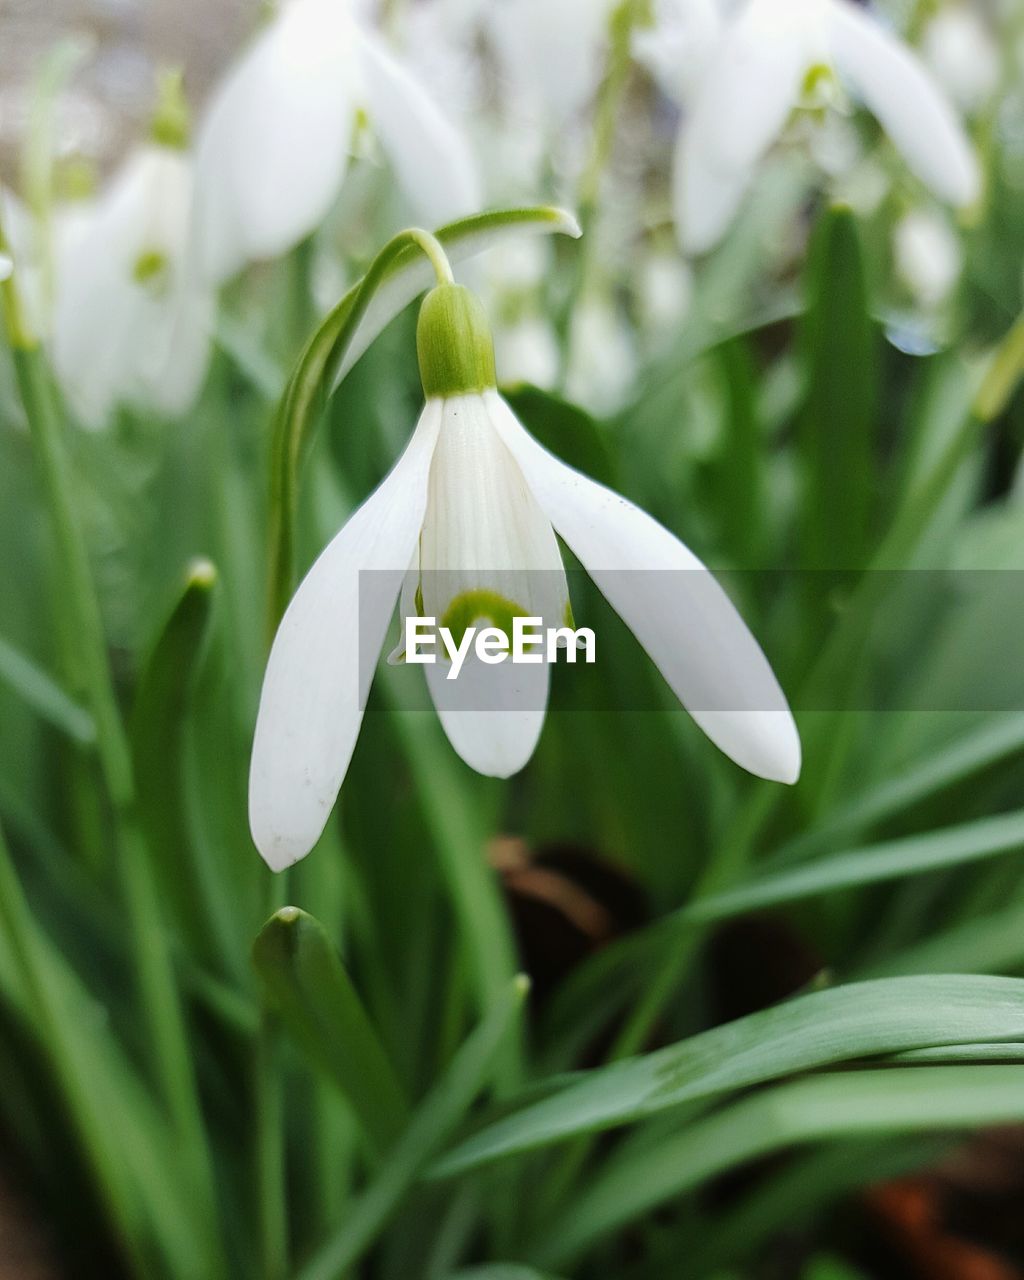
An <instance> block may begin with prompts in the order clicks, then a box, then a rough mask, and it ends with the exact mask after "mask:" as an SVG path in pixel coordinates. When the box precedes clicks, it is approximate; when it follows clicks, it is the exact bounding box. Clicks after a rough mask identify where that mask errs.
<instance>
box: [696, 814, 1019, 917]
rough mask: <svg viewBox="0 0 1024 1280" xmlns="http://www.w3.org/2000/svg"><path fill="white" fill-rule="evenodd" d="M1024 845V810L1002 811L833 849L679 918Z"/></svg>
mask: <svg viewBox="0 0 1024 1280" xmlns="http://www.w3.org/2000/svg"><path fill="white" fill-rule="evenodd" d="M1022 847H1024V811H1021V812H1015V813H1007V814H998V815H997V816H995V817H992V818H979V819H978V820H977V821H976V822H965V823H963V824H961V825H959V826H955V827H945V828H943V829H941V830H939V831H929V832H927V833H925V834H924V835H918V836H905V837H903V838H902V839H899V840H889V841H886V842H884V843H882V844H876V845H866V846H865V847H864V848H863V849H851V850H848V851H844V852H842V853H836V854H832V855H831V856H830V857H824V858H820V859H818V860H817V861H816V862H813V863H810V864H808V865H806V866H802V867H797V868H795V869H794V870H792V871H780V872H778V873H777V874H776V875H773V876H765V877H763V878H762V879H760V880H756V881H754V882H753V883H752V884H748V885H741V886H740V887H739V888H737V889H731V890H729V891H728V892H727V893H719V894H713V895H711V896H709V897H706V898H702V899H699V900H698V901H696V902H694V903H691V904H690V905H689V906H687V907H684V908H683V909H682V911H680V912H678V913H677V916H676V919H677V920H678V921H679V922H680V923H682V922H684V921H685V922H688V923H692V924H709V923H711V922H712V921H717V920H725V919H728V918H729V917H730V916H736V915H742V914H744V913H745V912H748V911H759V910H762V909H764V908H765V907H774V906H779V905H780V904H782V903H787V902H799V901H801V900H802V899H804V898H813V897H815V896H817V895H818V894H822V893H838V892H840V891H841V890H844V889H849V888H853V887H855V886H860V885H867V884H881V883H884V882H885V881H887V880H896V879H899V878H901V877H903V876H911V875H921V874H923V873H925V872H928V871H936V870H942V869H948V868H950V867H958V866H963V865H964V864H966V863H969V862H976V861H978V860H979V859H983V858H993V857H996V856H997V855H999V854H1003V853H1012V852H1014V851H1015V850H1017V849H1020V848H1022Z"/></svg>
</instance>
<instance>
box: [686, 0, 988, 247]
mask: <svg viewBox="0 0 1024 1280" xmlns="http://www.w3.org/2000/svg"><path fill="white" fill-rule="evenodd" d="M833 71H834V72H835V73H837V74H838V75H839V77H841V79H842V81H843V82H844V83H845V84H846V85H847V86H848V87H849V88H850V90H851V91H852V92H853V93H854V95H855V96H857V97H858V98H860V99H862V100H863V102H864V103H865V105H866V106H867V107H868V108H869V109H870V110H871V111H872V112H873V113H874V115H875V116H877V118H878V120H879V122H880V123H881V124H882V126H883V127H884V129H885V131H886V132H887V133H888V135H889V137H890V138H891V140H892V141H893V143H894V144H895V146H896V147H897V149H898V150H899V151H900V152H901V153H902V155H903V158H904V160H905V161H906V163H907V165H908V166H909V168H910V169H911V170H913V172H914V173H915V174H916V175H917V176H918V178H920V179H921V181H923V182H924V183H925V185H926V186H928V187H929V188H930V189H931V190H932V192H933V193H934V194H935V195H936V196H938V197H939V198H940V199H941V200H944V201H946V202H948V203H949V204H951V205H954V206H958V207H959V206H965V205H969V204H970V203H972V201H973V200H974V199H975V198H976V197H977V194H978V187H979V173H978V166H977V161H976V159H975V156H974V153H973V151H972V149H971V146H970V144H969V142H968V140H967V138H966V136H965V134H964V132H963V129H962V127H961V125H960V123H959V121H958V120H957V118H956V116H955V114H954V112H953V110H952V108H951V107H950V105H949V103H948V102H947V100H946V99H945V97H944V96H943V94H942V93H941V91H940V90H939V89H938V87H937V86H936V84H935V82H934V81H933V79H932V78H931V75H930V74H929V73H928V72H927V71H926V70H925V68H924V66H923V64H922V63H921V62H920V60H919V59H918V58H917V57H916V56H915V55H914V54H913V53H912V52H911V51H910V50H909V49H908V48H907V47H906V46H905V45H904V44H903V43H902V42H901V41H899V40H898V39H897V38H896V37H895V36H894V35H892V34H891V33H890V32H889V31H887V30H886V28H885V27H884V26H882V24H881V23H880V22H879V21H878V20H877V19H876V18H875V17H874V16H873V15H871V14H870V13H868V12H866V11H865V10H863V9H862V8H860V7H859V6H858V5H856V4H854V3H852V2H851V0H786V3H779V0H747V3H746V4H744V5H743V6H742V7H741V8H740V9H739V10H738V11H737V13H736V15H735V16H734V17H733V18H732V19H731V20H730V22H729V24H728V26H727V28H726V31H725V33H724V35H723V37H722V39H721V40H720V42H719V43H718V46H717V48H716V50H715V53H714V55H713V57H712V58H711V61H710V62H709V64H708V65H707V68H706V70H705V73H704V75H703V77H702V79H701V83H700V85H699V87H698V89H697V90H696V93H695V95H694V99H693V108H692V111H691V113H690V115H689V117H688V118H687V120H686V121H685V124H684V127H683V129H682V130H681V132H680V136H679V141H678V144H677V150H676V159H675V173H674V180H673V199H674V208H675V217H676V226H677V230H678V233H679V238H680V242H681V244H682V245H683V248H684V249H685V250H687V251H688V252H692V253H702V252H704V251H706V250H708V249H710V248H711V247H712V246H713V245H715V244H716V243H717V242H718V240H719V239H720V238H721V236H722V235H723V234H724V232H725V230H726V228H727V227H728V226H729V224H730V223H731V221H732V219H733V217H734V216H735V214H736V211H737V209H738V207H739V205H740V202H741V200H742V199H743V196H744V193H745V192H746V190H747V188H748V187H749V185H750V182H751V180H752V178H753V176H754V171H755V168H756V166H757V163H758V161H759V160H760V158H761V157H762V155H763V154H764V152H765V151H766V150H767V149H768V147H769V146H770V145H771V144H772V142H774V141H775V139H776V138H777V137H778V136H779V134H780V133H781V132H782V129H783V127H784V125H785V123H786V121H787V119H788V117H789V115H790V112H791V111H792V110H793V108H794V107H796V106H798V105H799V104H800V102H801V100H802V99H806V98H807V97H808V96H811V100H812V101H813V102H814V105H815V106H817V105H819V103H820V101H821V89H822V86H823V83H827V80H828V77H830V76H831V74H832V72H833Z"/></svg>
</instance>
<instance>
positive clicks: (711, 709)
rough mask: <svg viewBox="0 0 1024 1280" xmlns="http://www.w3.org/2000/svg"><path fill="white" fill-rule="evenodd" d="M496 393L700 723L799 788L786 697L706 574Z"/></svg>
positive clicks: (507, 427) (587, 556)
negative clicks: (535, 434) (540, 439)
mask: <svg viewBox="0 0 1024 1280" xmlns="http://www.w3.org/2000/svg"><path fill="white" fill-rule="evenodd" d="M489 394H490V396H491V399H492V401H493V402H494V403H493V404H492V409H491V420H492V421H493V422H494V424H495V426H496V428H497V430H498V432H499V434H500V435H501V438H502V439H503V440H504V441H505V443H506V444H507V445H508V447H509V449H510V450H511V451H512V453H513V454H514V455H515V457H516V459H517V461H518V462H519V465H520V467H521V468H522V470H523V474H524V475H525V476H526V479H527V482H528V483H529V485H530V487H531V489H532V490H533V493H534V496H535V497H536V498H537V501H538V502H539V503H540V505H541V507H542V508H543V510H544V512H545V514H546V515H547V516H548V518H549V519H550V520H551V523H552V524H553V525H554V527H555V529H556V530H557V532H558V533H559V534H560V535H561V537H562V538H564V539H565V541H566V542H567V543H568V545H569V546H570V547H571V548H572V550H573V551H574V552H575V554H576V555H577V556H578V557H579V559H580V561H581V563H582V564H583V565H584V567H585V568H586V570H587V572H588V573H589V574H590V576H591V577H592V578H593V579H594V581H595V582H596V584H597V585H598V587H599V588H600V589H601V591H602V592H603V593H604V595H605V597H606V598H607V600H608V602H609V604H611V606H612V607H613V608H614V609H615V611H616V613H618V614H619V615H620V617H621V618H622V620H623V621H624V622H625V623H626V625H627V626H628V627H629V628H630V630H631V631H632V632H633V634H634V635H635V636H636V638H637V639H638V640H639V641H640V643H641V644H642V645H643V647H644V648H645V649H646V650H647V652H648V653H649V654H650V656H651V658H652V659H653V660H654V662H655V663H656V665H657V666H658V668H659V670H660V671H661V673H662V675H663V676H664V677H665V679H666V680H667V681H668V683H669V685H670V686H671V687H672V689H673V691H674V692H675V694H676V696H677V697H678V698H679V700H680V702H682V704H683V705H684V706H685V707H686V709H687V710H688V711H689V712H690V714H691V715H692V716H693V718H694V720H696V722H697V723H698V724H699V725H700V727H701V728H702V729H703V730H704V732H705V733H706V734H707V735H708V737H709V738H711V740H712V741H713V742H714V743H716V744H717V746H719V747H720V748H721V749H722V750H723V751H724V752H725V753H726V755H728V756H730V757H731V758H732V759H733V760H735V761H736V763H737V764H740V765H742V766H743V767H744V768H745V769H749V770H750V772H751V773H754V774H757V775H758V776H759V777H763V778H770V779H772V780H775V781H779V782H795V781H796V778H797V776H798V775H799V772H800V740H799V737H798V735H797V731H796V726H795V724H794V723H793V718H792V716H791V714H790V711H789V708H788V706H787V703H786V699H785V695H784V694H783V693H782V690H781V689H780V688H779V685H778V682H777V681H776V679H775V676H774V675H773V673H772V670H771V668H770V667H769V665H768V662H767V660H766V658H765V656H764V654H763V653H762V652H761V649H760V647H759V646H758V644H757V641H756V640H755V639H754V638H753V636H752V635H751V634H750V632H749V631H748V630H747V627H746V625H745V624H744V622H743V620H742V619H741V618H740V616H739V614H738V613H737V612H736V610H735V608H734V607H733V605H732V603H731V602H730V600H729V598H728V596H727V595H726V594H725V592H724V591H723V590H722V589H721V587H720V586H719V585H718V584H717V583H716V582H715V580H714V578H713V577H712V576H711V574H710V573H709V572H708V570H707V569H706V568H705V567H704V566H703V565H702V564H701V562H700V561H699V560H698V559H697V557H696V556H694V555H693V553H692V552H690V551H689V550H687V548H686V547H685V546H683V544H682V543H681V542H680V541H679V539H678V538H676V537H675V536H674V535H673V534H671V533H669V531H668V530H667V529H665V528H664V527H663V526H661V525H660V524H658V522H657V521H656V520H653V519H652V518H651V517H650V516H649V515H647V514H646V513H645V512H643V511H641V510H640V509H639V508H638V507H636V506H634V505H633V503H631V502H627V500H626V499H625V498H622V497H620V496H619V495H618V494H616V493H613V492H612V491H611V490H610V489H606V488H605V487H604V486H603V485H599V484H596V483H595V482H594V481H593V480H589V479H588V478H587V477H586V476H583V475H581V474H580V473H579V472H578V471H574V470H573V469H572V468H571V467H567V466H566V465H565V464H564V463H562V462H560V461H558V459H557V458H555V457H553V456H552V455H551V454H550V453H548V452H547V450H546V449H544V448H542V446H541V445H539V444H538V443H537V441H536V440H534V439H533V438H532V437H531V436H530V435H529V434H528V433H527V432H526V431H525V430H524V429H523V427H522V426H521V425H520V424H519V422H518V421H517V420H516V418H515V415H514V414H513V413H512V411H511V410H510V409H509V408H508V406H507V405H505V404H504V402H503V401H501V399H500V397H499V396H498V395H497V393H496V392H493V393H489Z"/></svg>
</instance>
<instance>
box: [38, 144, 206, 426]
mask: <svg viewBox="0 0 1024 1280" xmlns="http://www.w3.org/2000/svg"><path fill="white" fill-rule="evenodd" d="M192 191H193V172H192V163H191V160H190V158H189V156H188V155H187V153H186V152H184V151H182V150H180V149H178V148H177V147H172V146H163V145H160V144H159V143H156V142H151V143H148V144H146V145H144V146H141V147H139V148H138V149H137V150H136V151H135V152H134V153H133V154H132V155H131V156H130V157H129V158H128V159H127V160H126V161H125V163H124V165H123V166H122V168H121V170H120V171H119V173H118V174H117V175H116V176H115V178H114V179H113V181H112V182H111V184H110V186H109V188H108V189H107V190H106V191H105V192H104V193H103V194H102V195H101V196H100V197H99V198H98V199H97V200H96V201H95V202H94V203H93V204H92V205H91V207H89V208H87V209H86V210H84V211H82V212H81V213H79V214H78V215H77V218H76V221H75V224H74V227H73V230H72V231H71V232H67V233H65V236H64V239H63V243H62V245H61V250H60V253H59V256H58V260H57V263H56V267H55V272H54V275H55V281H56V300H55V307H54V320H53V359H54V367H55V369H56V372H57V376H58V379H59V381H60V384H61V387H62V389H63V391H64V394H65V395H66V396H67V398H68V400H69V402H70V403H71V405H72V407H73V408H74V410H75V412H76V414H77V415H78V416H79V418H80V419H81V420H82V422H83V423H84V424H85V425H87V426H92V427H98V426H102V425H103V424H104V423H105V422H106V421H107V420H108V419H109V417H110V414H111V411H112V410H113V409H114V407H115V406H116V405H118V404H122V403H131V404H138V405H141V406H143V407H146V408H149V409H155V410H156V411H157V412H159V413H162V414H167V415H169V416H176V415H178V414H181V413H183V412H184V411H185V410H186V409H187V408H188V407H189V406H190V405H191V404H192V402H193V400H194V399H195V397H196V396H197V395H198V393H199V391H200V389H201V387H202V382H203V379H204V377H205V374H206V368H207V364H208V361H209V353H210V336H211V331H212V327H213V317H214V305H215V303H214V297H213V294H212V293H211V291H210V290H209V288H207V287H206V286H205V285H203V284H202V283H200V281H199V280H198V277H197V276H196V273H195V271H194V269H193V264H192V258H191V253H190V243H189V232H190V228H191V212H192Z"/></svg>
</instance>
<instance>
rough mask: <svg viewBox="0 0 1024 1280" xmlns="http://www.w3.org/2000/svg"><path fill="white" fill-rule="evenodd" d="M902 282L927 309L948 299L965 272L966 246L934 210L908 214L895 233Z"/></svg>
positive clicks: (914, 211)
mask: <svg viewBox="0 0 1024 1280" xmlns="http://www.w3.org/2000/svg"><path fill="white" fill-rule="evenodd" d="M893 252H894V257H895V262H896V270H897V272H898V273H899V276H900V279H901V280H902V281H903V283H904V284H905V285H906V286H907V288H908V289H909V290H910V291H911V293H912V294H913V295H914V297H915V299H916V300H917V302H918V303H919V304H920V305H921V306H922V307H924V308H925V309H926V310H933V309H934V308H935V307H937V306H939V305H940V304H941V303H942V302H944V301H945V299H946V298H947V297H948V295H949V293H950V290H951V289H952V288H953V286H954V285H955V284H956V282H957V281H958V280H959V279H960V272H961V270H962V269H963V247H962V246H961V244H960V239H959V237H958V236H957V234H956V232H955V231H954V230H953V228H952V227H951V226H950V225H949V222H948V220H947V219H946V218H944V217H942V215H941V214H939V213H937V212H935V211H934V210H926V209H915V210H913V211H912V212H911V213H908V214H905V215H904V216H903V217H902V218H901V219H900V221H899V222H898V223H897V224H896V228H895V230H894V231H893Z"/></svg>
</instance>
